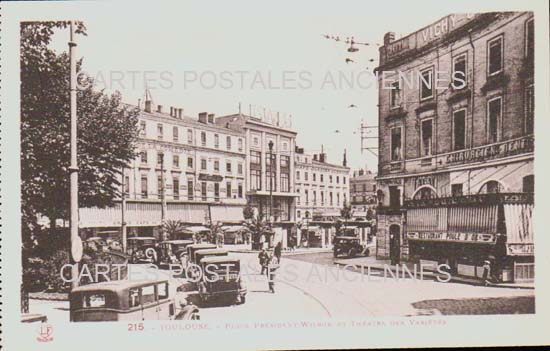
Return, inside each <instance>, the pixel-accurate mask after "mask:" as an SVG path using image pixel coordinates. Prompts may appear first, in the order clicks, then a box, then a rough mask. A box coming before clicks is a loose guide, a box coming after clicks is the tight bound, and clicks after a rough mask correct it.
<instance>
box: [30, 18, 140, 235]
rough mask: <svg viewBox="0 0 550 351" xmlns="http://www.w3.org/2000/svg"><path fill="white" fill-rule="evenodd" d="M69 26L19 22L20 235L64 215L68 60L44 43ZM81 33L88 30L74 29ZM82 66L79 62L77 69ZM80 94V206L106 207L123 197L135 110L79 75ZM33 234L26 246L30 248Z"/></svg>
mask: <svg viewBox="0 0 550 351" xmlns="http://www.w3.org/2000/svg"><path fill="white" fill-rule="evenodd" d="M66 27H67V23H66V22H23V23H21V51H20V60H21V188H22V194H21V195H22V197H21V201H22V211H23V216H22V218H23V223H22V224H23V235H24V236H30V237H32V236H33V232H34V231H35V229H36V225H37V224H36V218H37V216H38V215H43V216H46V217H47V218H49V219H50V223H51V225H50V227H51V228H52V231H53V229H54V227H55V219H58V218H64V219H66V218H68V212H69V199H70V197H69V170H68V168H69V164H70V147H69V145H70V92H69V57H68V55H67V54H66V53H61V54H57V53H56V52H55V51H53V50H52V49H50V48H49V47H48V45H49V44H50V42H51V38H52V35H53V34H54V31H55V30H59V29H64V28H66ZM76 32H77V34H82V35H85V27H84V26H83V25H82V24H79V25H78V26H77V30H76ZM81 68H82V60H80V62H78V64H77V70H80V69H81ZM79 83H80V84H79V86H81V87H82V88H81V89H79V90H78V92H77V101H78V103H77V106H78V107H77V115H78V167H79V184H78V185H79V206H80V207H91V206H98V207H106V206H109V205H112V204H113V200H114V199H115V198H117V197H120V181H119V177H120V172H121V169H122V168H123V167H125V166H126V165H127V164H128V163H129V162H130V161H131V160H132V159H134V158H135V141H136V139H137V135H138V125H137V124H138V120H137V115H138V111H137V110H135V109H130V108H127V107H126V106H125V105H124V104H123V103H122V101H121V95H120V94H119V93H118V92H117V93H114V94H112V95H110V96H109V95H106V94H104V93H103V92H97V91H94V90H93V89H92V86H93V84H92V83H93V80H92V79H91V78H88V77H84V76H81V79H80V81H79ZM30 237H26V238H25V237H24V240H23V241H24V242H27V243H32V242H33V240H32V239H31V238H30Z"/></svg>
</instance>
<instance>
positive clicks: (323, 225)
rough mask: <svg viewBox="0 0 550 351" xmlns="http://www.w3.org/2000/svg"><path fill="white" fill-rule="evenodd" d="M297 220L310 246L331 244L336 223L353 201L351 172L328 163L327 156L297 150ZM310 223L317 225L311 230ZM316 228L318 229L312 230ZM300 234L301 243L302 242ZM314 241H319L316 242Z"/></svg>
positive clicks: (341, 166) (344, 167) (343, 167)
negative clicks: (350, 201) (346, 205)
mask: <svg viewBox="0 0 550 351" xmlns="http://www.w3.org/2000/svg"><path fill="white" fill-rule="evenodd" d="M295 162H296V192H297V193H298V195H299V196H298V198H297V199H296V221H297V223H298V226H299V227H300V228H301V229H302V231H301V232H304V233H308V238H304V240H306V241H307V242H308V244H309V245H310V246H313V245H315V244H317V245H319V246H321V247H324V246H327V245H331V242H332V236H333V234H334V227H333V224H334V220H335V219H336V218H338V217H340V216H341V210H342V208H343V207H344V205H345V204H348V201H349V177H350V169H349V168H348V167H347V166H345V165H344V163H345V161H344V163H343V165H337V164H332V163H328V162H327V155H326V154H325V153H323V152H321V153H319V154H309V153H306V152H304V149H303V148H298V147H297V148H296V159H295ZM310 224H312V225H313V226H312V227H310ZM304 228H306V230H304ZM311 228H316V230H309V229H311ZM301 232H300V231H299V234H300V235H299V236H298V242H302V237H301V234H302V233H301ZM314 241H317V242H316V243H314Z"/></svg>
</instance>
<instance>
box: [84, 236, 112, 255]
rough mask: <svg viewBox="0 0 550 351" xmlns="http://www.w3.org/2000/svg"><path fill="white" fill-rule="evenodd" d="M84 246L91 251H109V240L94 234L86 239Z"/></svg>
mask: <svg viewBox="0 0 550 351" xmlns="http://www.w3.org/2000/svg"><path fill="white" fill-rule="evenodd" d="M84 248H85V249H87V250H90V251H95V252H98V251H107V250H108V245H107V241H106V240H105V239H103V238H102V237H99V236H92V237H90V238H88V239H86V240H85V241H84Z"/></svg>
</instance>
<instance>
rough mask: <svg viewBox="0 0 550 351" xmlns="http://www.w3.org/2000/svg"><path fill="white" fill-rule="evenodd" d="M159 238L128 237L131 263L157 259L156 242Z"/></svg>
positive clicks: (128, 251) (128, 252)
mask: <svg viewBox="0 0 550 351" xmlns="http://www.w3.org/2000/svg"><path fill="white" fill-rule="evenodd" d="M156 243H157V238H155V237H152V236H150V237H149V236H147V237H134V238H128V246H127V254H128V255H129V256H130V263H151V262H154V261H155V257H156V252H155V244H156Z"/></svg>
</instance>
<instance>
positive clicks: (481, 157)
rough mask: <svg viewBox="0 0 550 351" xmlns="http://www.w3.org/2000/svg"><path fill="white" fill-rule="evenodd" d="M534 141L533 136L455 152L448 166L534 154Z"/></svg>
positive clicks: (449, 159)
mask: <svg viewBox="0 0 550 351" xmlns="http://www.w3.org/2000/svg"><path fill="white" fill-rule="evenodd" d="M533 150H534V140H533V137H532V136H527V137H523V138H520V139H514V140H510V141H506V142H503V143H499V144H493V145H489V146H484V147H479V148H476V149H472V150H463V151H459V152H453V153H451V154H449V155H447V157H446V160H445V161H446V164H458V163H468V162H479V161H486V160H490V159H494V158H500V157H506V156H512V155H517V154H522V153H527V152H533Z"/></svg>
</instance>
